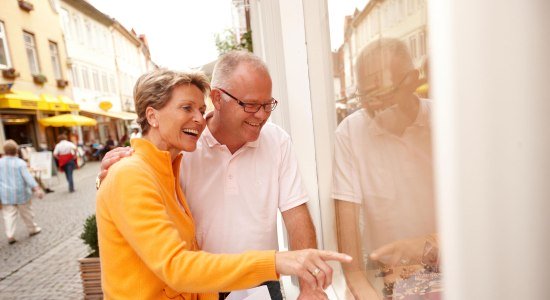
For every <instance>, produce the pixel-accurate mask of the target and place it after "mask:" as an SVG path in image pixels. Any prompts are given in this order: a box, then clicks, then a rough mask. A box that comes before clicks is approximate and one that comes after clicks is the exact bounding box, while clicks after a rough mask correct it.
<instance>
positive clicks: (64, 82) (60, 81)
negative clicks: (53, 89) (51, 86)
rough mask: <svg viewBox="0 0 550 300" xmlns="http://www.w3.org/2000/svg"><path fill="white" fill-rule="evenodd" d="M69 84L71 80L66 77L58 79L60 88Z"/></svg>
mask: <svg viewBox="0 0 550 300" xmlns="http://www.w3.org/2000/svg"><path fill="white" fill-rule="evenodd" d="M68 85H69V82H68V81H67V80H65V79H57V87H58V88H65V87H66V86H68Z"/></svg>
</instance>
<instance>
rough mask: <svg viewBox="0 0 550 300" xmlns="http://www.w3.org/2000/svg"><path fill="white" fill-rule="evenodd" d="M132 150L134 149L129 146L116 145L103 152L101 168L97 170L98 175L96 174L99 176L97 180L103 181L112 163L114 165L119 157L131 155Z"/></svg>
mask: <svg viewBox="0 0 550 300" xmlns="http://www.w3.org/2000/svg"><path fill="white" fill-rule="evenodd" d="M133 152H134V149H132V148H130V147H118V148H115V149H113V150H111V151H109V152H107V153H105V156H103V159H102V160H101V170H100V171H99V175H97V176H98V177H99V180H100V181H103V179H105V177H106V176H107V172H108V170H109V168H110V167H111V166H112V165H114V164H115V163H116V162H118V161H119V160H120V159H122V158H124V157H127V156H130V155H132V153H133Z"/></svg>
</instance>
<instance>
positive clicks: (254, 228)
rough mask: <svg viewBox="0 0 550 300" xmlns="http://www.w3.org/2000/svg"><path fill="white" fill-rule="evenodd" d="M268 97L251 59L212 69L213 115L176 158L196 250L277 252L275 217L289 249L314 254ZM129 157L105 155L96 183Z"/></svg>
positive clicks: (309, 293)
mask: <svg viewBox="0 0 550 300" xmlns="http://www.w3.org/2000/svg"><path fill="white" fill-rule="evenodd" d="M271 92H272V82H271V76H270V75H269V71H268V69H267V66H266V65H265V63H264V62H263V61H262V60H261V59H260V58H258V57H257V56H255V55H253V54H251V53H248V52H242V51H236V52H230V53H228V54H226V55H224V56H222V57H221V58H220V59H219V61H218V63H217V64H216V66H215V67H214V72H213V74H212V91H211V94H210V98H211V99H212V103H213V105H214V111H213V112H212V113H211V114H209V115H207V116H206V123H207V127H206V129H205V130H204V132H203V133H202V135H201V136H200V138H199V141H198V143H197V150H195V152H192V153H186V154H185V155H184V156H183V160H182V168H181V170H182V174H181V185H182V188H183V191H184V192H185V194H186V197H187V201H188V203H189V206H190V209H191V211H192V213H193V216H194V218H195V221H196V235H197V240H198V242H199V246H200V248H201V249H202V250H205V251H208V252H213V253H239V252H242V251H245V250H250V249H255V250H267V249H277V248H278V243H277V227H276V225H277V211H280V212H281V214H282V216H283V220H284V223H285V226H286V229H287V231H288V235H289V240H290V248H291V249H293V250H296V249H304V248H316V247H317V243H316V238H315V229H314V226H313V223H312V221H311V217H310V214H309V211H308V208H307V205H306V202H307V201H308V196H307V193H306V191H305V190H304V188H303V186H302V182H301V177H300V173H299V170H298V163H297V161H296V158H295V155H294V153H293V150H292V144H291V141H290V137H289V136H288V134H287V133H286V132H284V131H283V130H282V129H281V128H280V127H278V126H276V125H274V124H272V123H268V118H269V116H270V115H271V112H272V111H273V110H274V109H275V107H276V105H277V100H275V99H274V98H273V97H272V94H271ZM128 154H129V151H128V149H125V148H119V149H116V150H115V151H112V152H110V153H108V155H106V156H105V158H104V159H103V163H102V169H103V171H102V173H100V177H102V176H104V174H105V173H106V169H107V168H108V167H109V166H110V165H111V164H112V163H113V162H115V161H117V160H118V159H119V158H120V157H123V156H125V155H128ZM315 271H316V272H319V270H315ZM316 272H314V273H316ZM314 275H316V274H314ZM265 285H267V287H268V289H269V291H270V294H271V297H272V299H282V295H281V287H280V284H279V282H267V283H265ZM225 297H226V294H224V293H222V294H220V298H221V299H223V298H225ZM326 298H327V296H326V295H325V293H324V292H323V291H322V290H313V289H311V288H310V287H309V286H308V285H307V284H305V283H302V282H300V299H326Z"/></svg>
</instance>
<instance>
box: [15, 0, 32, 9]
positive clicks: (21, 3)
mask: <svg viewBox="0 0 550 300" xmlns="http://www.w3.org/2000/svg"><path fill="white" fill-rule="evenodd" d="M17 2H19V8H21V9H22V10H24V11H26V12H30V11H31V10H33V9H34V5H32V3H30V2H29V1H25V0H18V1H17Z"/></svg>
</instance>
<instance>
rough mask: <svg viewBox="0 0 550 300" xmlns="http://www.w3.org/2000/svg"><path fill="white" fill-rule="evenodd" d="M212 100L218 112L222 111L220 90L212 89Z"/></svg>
mask: <svg viewBox="0 0 550 300" xmlns="http://www.w3.org/2000/svg"><path fill="white" fill-rule="evenodd" d="M210 100H212V105H214V108H215V109H216V110H220V109H221V105H222V104H221V101H222V94H221V91H220V90H218V89H212V90H211V91H210Z"/></svg>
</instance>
